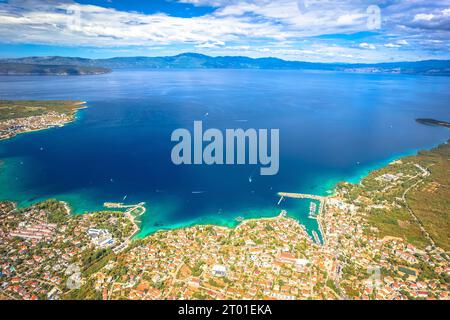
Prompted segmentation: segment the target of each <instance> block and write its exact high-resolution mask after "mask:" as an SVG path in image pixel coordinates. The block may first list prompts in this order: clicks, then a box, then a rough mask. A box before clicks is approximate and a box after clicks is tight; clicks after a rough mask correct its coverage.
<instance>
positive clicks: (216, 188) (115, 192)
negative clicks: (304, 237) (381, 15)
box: [0, 70, 450, 236]
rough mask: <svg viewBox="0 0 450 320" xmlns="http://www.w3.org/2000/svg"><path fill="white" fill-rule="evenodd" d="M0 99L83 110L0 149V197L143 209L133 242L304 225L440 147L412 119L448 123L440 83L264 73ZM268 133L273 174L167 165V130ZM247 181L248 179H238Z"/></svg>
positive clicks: (89, 83)
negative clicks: (391, 169)
mask: <svg viewBox="0 0 450 320" xmlns="http://www.w3.org/2000/svg"><path fill="white" fill-rule="evenodd" d="M0 99H35V100H40V99H76V100H83V101H86V102H87V106H88V108H87V109H83V110H80V111H79V112H78V114H77V120H76V121H75V122H73V123H71V124H69V125H67V126H65V127H62V128H54V129H50V130H45V131H39V132H33V133H27V134H22V135H19V136H16V137H14V138H12V139H9V140H5V141H1V142H0V159H1V160H2V161H3V162H4V163H3V164H2V165H1V167H0V199H3V200H6V199H7V200H14V201H17V202H18V203H19V204H20V205H21V206H25V205H28V204H30V203H34V202H37V201H40V200H43V199H47V198H57V199H61V200H66V201H68V202H69V203H70V205H71V206H72V207H73V208H74V211H75V213H85V212H90V211H94V210H102V209H103V207H102V205H103V203H104V202H107V201H112V202H122V201H123V202H125V203H137V202H142V201H144V202H146V203H147V208H148V209H147V212H146V214H145V216H143V217H142V219H141V220H142V222H141V223H142V224H141V233H140V235H139V236H145V235H148V234H151V233H153V232H155V231H157V230H160V229H171V228H177V227H183V226H189V225H193V224H209V223H213V224H219V225H225V226H233V225H236V224H237V223H238V222H237V220H240V219H238V218H239V217H240V218H255V217H271V216H275V215H278V214H279V213H280V211H281V210H283V209H286V210H287V211H288V214H289V215H290V216H292V217H294V218H296V219H298V220H299V221H300V222H301V223H302V224H303V225H305V227H306V229H307V230H308V232H312V231H313V230H317V222H316V220H313V219H309V218H308V213H309V201H308V200H293V199H289V201H286V202H281V203H280V204H279V205H278V204H277V203H278V201H279V197H278V196H277V192H280V191H284V192H299V193H314V194H320V195H326V194H327V193H328V192H330V191H331V190H332V188H333V186H334V185H335V184H336V183H337V182H338V181H342V180H346V181H353V182H357V181H358V180H359V179H360V178H361V177H362V176H364V175H365V174H367V172H368V171H370V170H372V169H374V168H378V167H381V166H383V165H385V164H387V163H389V162H390V161H392V160H393V159H395V158H398V157H401V156H404V155H408V154H414V153H415V152H416V151H417V150H419V149H429V148H432V147H434V146H436V145H438V144H440V143H443V142H445V141H446V140H447V139H449V138H450V131H449V130H448V129H446V128H442V127H431V126H424V125H420V124H417V123H416V122H415V119H416V118H435V119H440V120H446V121H449V120H450V78H447V77H426V76H414V75H381V74H351V73H338V72H304V71H272V70H140V71H136V70H129V71H126V70H125V71H115V72H113V73H111V74H106V75H99V76H72V77H57V76H55V77H53V76H17V77H16V76H8V77H0ZM195 120H201V121H203V126H204V127H205V128H218V129H221V130H225V129H227V128H228V129H234V128H243V129H247V128H255V129H262V128H267V129H279V130H280V171H279V173H278V175H276V176H260V175H259V166H254V165H234V166H226V165H224V166H206V165H202V166H195V165H191V166H175V165H173V164H172V161H171V158H170V154H171V149H172V147H173V146H174V143H172V142H171V141H170V137H171V133H172V131H173V130H175V129H177V128H187V129H190V130H192V127H193V122H194V121H195ZM250 177H251V179H250Z"/></svg>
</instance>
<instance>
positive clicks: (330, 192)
mask: <svg viewBox="0 0 450 320" xmlns="http://www.w3.org/2000/svg"><path fill="white" fill-rule="evenodd" d="M77 110H79V109H77ZM446 143H448V142H447V141H445V142H439V143H436V144H433V146H431V147H429V148H425V149H424V148H418V149H414V150H409V151H406V152H403V153H401V154H398V155H395V156H392V157H389V158H388V159H385V160H383V161H380V162H377V163H376V164H374V165H373V166H371V167H370V168H366V169H363V170H362V172H361V173H358V174H357V175H355V176H353V177H350V178H348V179H345V180H342V179H341V180H339V181H336V180H331V182H328V183H327V184H325V185H328V186H331V185H332V187H329V188H324V190H326V191H325V192H324V193H325V195H320V196H321V197H323V198H325V199H330V198H333V197H334V196H335V191H336V187H337V186H338V185H339V184H341V183H350V184H359V183H361V181H362V180H364V178H366V177H367V176H368V175H370V174H371V173H372V172H374V171H377V170H380V169H382V168H384V167H386V166H388V165H389V164H391V163H392V162H395V161H398V160H400V159H403V158H405V157H409V156H414V155H417V154H418V152H420V151H422V150H423V151H425V150H432V149H434V148H436V147H438V146H440V145H442V144H446ZM313 196H314V195H313ZM56 199H58V200H59V201H62V202H63V203H65V205H66V207H67V208H68V210H69V211H70V212H71V214H72V215H77V214H79V213H76V212H75V210H74V209H73V205H71V204H70V201H66V200H67V199H66V197H64V196H61V197H59V196H57V197H56ZM44 200H46V199H36V201H33V203H28V202H27V203H23V204H22V205H21V204H20V203H17V202H15V201H11V202H13V203H14V204H15V205H17V207H19V208H21V207H27V206H30V205H33V204H34V203H38V202H40V201H44ZM5 201H8V200H5ZM326 205H327V204H326V200H325V203H324V206H323V207H324V208H326ZM144 206H145V205H144ZM145 208H146V210H147V212H148V211H149V208H148V207H145ZM98 211H101V210H100V209H95V210H84V213H81V214H90V213H94V212H98ZM104 211H108V208H106V210H104ZM321 211H322V212H323V211H324V210H323V209H322V210H321ZM124 212H125V211H124ZM282 213H283V212H282ZM282 213H279V214H276V215H274V216H263V215H261V216H255V217H251V218H248V219H244V220H242V221H237V220H236V219H232V220H229V219H225V220H224V221H218V220H216V221H214V222H213V221H211V220H213V219H211V218H212V216H211V217H209V216H205V217H202V218H201V219H195V220H193V221H184V222H180V223H177V224H171V225H167V226H164V227H161V228H158V229H155V230H152V231H151V232H146V233H144V234H142V231H143V230H144V229H142V223H141V219H138V220H139V221H136V219H132V220H133V221H132V223H133V224H134V225H135V226H136V227H137V228H138V229H137V230H136V232H134V233H133V236H132V237H131V240H137V239H144V238H146V237H148V236H151V235H153V234H156V233H160V232H170V231H171V230H179V229H188V228H192V227H196V226H203V227H207V226H211V227H218V228H224V229H231V230H232V229H234V230H236V229H238V228H239V227H240V226H241V225H242V224H244V225H245V224H246V223H249V222H251V221H256V220H258V221H259V220H273V219H279V218H280V215H282ZM283 217H284V218H287V219H291V220H294V221H295V222H296V223H298V224H299V225H300V226H301V227H302V229H303V230H304V231H305V234H306V235H307V237H308V239H309V240H311V241H312V242H313V243H316V242H315V241H314V238H313V237H312V236H311V235H310V234H309V233H308V232H307V228H306V226H305V225H304V224H303V223H302V222H301V221H300V219H299V218H297V217H295V216H294V215H292V214H289V213H284V215H283ZM316 221H317V224H318V230H319V232H320V233H319V236H320V239H321V240H322V244H324V243H325V242H326V239H325V237H324V232H323V224H324V222H323V214H320V213H319V214H318V215H317V219H316Z"/></svg>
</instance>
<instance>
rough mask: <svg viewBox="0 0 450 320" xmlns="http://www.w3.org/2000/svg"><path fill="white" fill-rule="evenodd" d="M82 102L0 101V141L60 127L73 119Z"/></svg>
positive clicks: (82, 105) (83, 106)
mask: <svg viewBox="0 0 450 320" xmlns="http://www.w3.org/2000/svg"><path fill="white" fill-rule="evenodd" d="M82 108H85V102H83V101H72V100H67V101H58V100H51V101H35V100H29V101H13V100H0V140H4V139H9V138H12V137H14V136H16V135H17V134H20V133H25V132H31V131H38V130H44V129H48V128H52V127H61V126H63V125H65V124H67V123H69V122H72V121H73V120H74V119H75V113H76V111H77V110H79V109H82Z"/></svg>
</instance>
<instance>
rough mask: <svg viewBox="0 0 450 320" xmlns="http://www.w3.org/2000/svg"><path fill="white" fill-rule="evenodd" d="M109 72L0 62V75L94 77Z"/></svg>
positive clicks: (87, 68)
mask: <svg viewBox="0 0 450 320" xmlns="http://www.w3.org/2000/svg"><path fill="white" fill-rule="evenodd" d="M108 72H111V70H110V69H107V68H102V67H88V66H78V65H62V64H61V65H56V64H51V65H48V64H29V63H11V62H7V63H3V62H0V75H8V76H11V75H15V76H17V75H19V76H24V75H58V76H72V75H73V76H75V75H94V74H103V73H108Z"/></svg>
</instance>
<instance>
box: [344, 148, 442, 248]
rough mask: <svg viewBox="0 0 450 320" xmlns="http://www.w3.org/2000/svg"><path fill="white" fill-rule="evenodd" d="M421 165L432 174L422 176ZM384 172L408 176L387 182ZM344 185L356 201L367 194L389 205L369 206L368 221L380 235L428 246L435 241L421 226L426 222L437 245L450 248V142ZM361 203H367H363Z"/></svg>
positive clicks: (348, 195)
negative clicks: (385, 181) (355, 183)
mask: <svg viewBox="0 0 450 320" xmlns="http://www.w3.org/2000/svg"><path fill="white" fill-rule="evenodd" d="M417 165H420V166H421V167H422V168H426V169H427V170H428V171H429V172H430V174H429V175H428V176H426V177H423V176H421V175H420V173H421V171H420V170H419V169H418V168H417ZM382 174H395V175H398V176H401V177H405V178H401V179H400V180H399V181H401V182H397V183H384V184H383V182H381V181H380V180H379V179H377V177H379V176H380V175H382ZM386 185H387V186H386ZM340 188H348V193H347V197H348V198H350V199H352V201H355V200H357V199H361V197H363V198H367V199H372V200H374V203H375V204H377V205H382V206H383V205H384V206H387V207H385V208H383V207H379V208H373V207H372V208H370V209H369V208H368V209H367V210H368V212H369V215H368V217H367V219H368V222H369V224H370V225H371V226H374V227H376V229H377V230H378V236H380V237H384V236H391V237H398V238H403V239H405V240H406V241H407V242H409V243H411V244H413V245H415V246H417V247H419V248H424V247H426V246H428V245H430V244H431V243H430V241H429V240H428V238H427V237H426V236H425V235H424V233H423V232H422V231H421V229H420V226H423V228H424V229H425V230H426V232H427V233H428V234H429V235H430V236H431V238H432V239H433V241H434V242H435V244H436V245H437V246H439V247H441V248H443V249H444V250H447V251H448V250H449V249H450V232H449V230H450V144H443V145H441V146H439V147H437V148H435V149H433V150H430V151H423V152H420V153H419V154H418V155H417V156H411V157H406V158H403V159H402V163H399V164H392V165H390V166H387V167H385V168H382V169H380V170H377V171H374V172H372V173H371V174H370V175H369V176H368V177H367V178H365V179H364V180H363V181H362V184H361V185H353V186H350V187H349V186H348V185H342V186H340ZM405 191H408V192H406V194H405V199H406V203H405V202H404V201H402V197H403V195H404V193H405ZM359 205H361V206H362V207H364V206H365V205H364V204H363V203H360V204H359ZM408 208H409V210H411V211H412V212H413V214H414V216H416V217H417V219H418V220H419V222H417V221H416V220H415V219H414V217H413V216H412V215H411V213H410V211H409V210H408Z"/></svg>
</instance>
